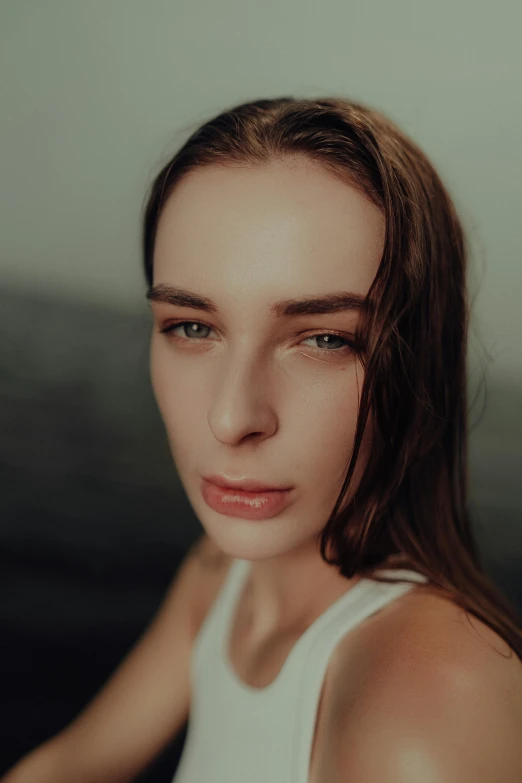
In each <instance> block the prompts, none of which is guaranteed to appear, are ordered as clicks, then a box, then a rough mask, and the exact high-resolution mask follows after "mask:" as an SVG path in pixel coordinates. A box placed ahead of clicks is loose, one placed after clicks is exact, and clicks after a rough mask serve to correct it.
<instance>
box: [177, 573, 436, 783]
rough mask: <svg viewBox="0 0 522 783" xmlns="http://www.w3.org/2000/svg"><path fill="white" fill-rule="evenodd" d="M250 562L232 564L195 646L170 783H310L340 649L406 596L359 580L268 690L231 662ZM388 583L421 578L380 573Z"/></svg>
mask: <svg viewBox="0 0 522 783" xmlns="http://www.w3.org/2000/svg"><path fill="white" fill-rule="evenodd" d="M250 565H251V561H249V560H239V559H236V560H234V561H233V562H232V564H231V565H230V568H229V572H228V574H227V578H226V580H225V581H224V583H223V585H222V586H221V589H220V591H219V593H218V596H217V598H216V600H215V601H214V603H213V605H212V607H211V609H210V611H209V613H208V614H207V616H206V618H205V620H204V622H203V623H202V625H201V627H200V629H199V633H198V635H197V637H196V639H195V641H194V646H193V649H192V657H191V672H190V677H191V703H190V715H189V721H188V728H187V734H186V738H185V744H184V747H183V752H182V755H181V759H180V761H179V764H178V767H177V769H176V773H175V775H174V778H173V780H172V783H308V778H309V774H310V773H309V767H310V760H311V749H312V741H313V733H314V728H315V722H316V712H317V707H318V703H319V697H320V694H321V690H322V683H323V679H324V676H325V673H326V669H327V667H328V662H329V660H330V657H331V655H332V653H333V650H334V648H335V647H336V645H337V643H338V642H339V641H340V640H341V638H342V637H343V636H345V635H346V634H347V633H348V632H349V631H351V630H352V629H353V628H354V627H355V626H356V625H358V624H359V623H360V622H362V621H363V620H364V619H366V618H367V617H369V616H370V615H372V614H373V613H374V612H377V611H378V610H379V609H381V608H382V607H384V606H385V605H386V604H388V603H390V602H391V601H393V600H394V599H395V598H398V597H399V596H401V595H404V593H406V592H408V591H409V590H411V589H412V588H413V587H414V585H412V584H407V583H405V582H399V583H397V584H390V583H385V582H378V581H376V580H373V579H370V578H362V579H360V580H359V581H358V582H356V583H355V585H354V586H353V587H351V588H350V589H349V590H347V591H346V593H344V594H343V595H342V596H341V597H340V598H338V599H337V600H336V601H334V603H333V604H331V605H330V606H329V607H328V608H327V609H326V610H325V611H324V612H323V613H322V614H321V615H320V616H319V617H317V618H316V619H315V621H314V622H313V623H312V624H311V625H310V626H309V627H308V628H307V629H306V630H305V632H304V633H303V634H302V635H301V636H300V637H299V639H298V640H297V642H296V643H295V644H294V646H293V648H292V649H291V650H290V653H289V654H288V656H287V658H286V660H285V662H284V664H283V667H282V669H281V670H280V672H279V674H278V675H277V677H276V678H275V680H273V682H271V683H270V684H269V685H267V686H266V687H265V688H254V687H252V686H250V685H248V684H246V683H244V682H243V681H242V680H241V679H240V678H239V677H238V676H237V675H236V673H235V670H234V669H233V667H232V665H231V664H230V661H229V659H228V655H227V651H228V640H229V637H230V631H231V624H232V619H233V617H234V610H235V607H236V604H237V601H238V599H239V596H240V594H241V589H242V587H243V584H244V583H245V581H246V578H247V576H248V572H249V568H250ZM377 573H379V574H382V575H383V576H390V577H392V578H397V579H399V578H401V577H406V578H407V579H412V580H415V581H416V582H425V581H426V578H425V577H424V576H423V575H422V574H419V573H417V572H416V571H412V570H410V569H393V570H391V569H389V570H386V569H381V570H379V571H378V572H377Z"/></svg>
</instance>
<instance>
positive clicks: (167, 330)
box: [159, 321, 355, 354]
mask: <svg viewBox="0 0 522 783" xmlns="http://www.w3.org/2000/svg"><path fill="white" fill-rule="evenodd" d="M188 324H191V325H192V324H197V325H198V326H204V327H205V328H207V329H212V327H211V326H208V324H204V323H203V322H202V321H177V322H176V323H171V324H169V325H168V326H165V327H164V328H163V329H159V332H160V333H161V334H166V335H167V336H169V339H173V340H176V341H179V342H183V343H186V342H191V339H190V337H179V336H178V335H176V334H173V332H174V329H178V328H179V327H180V326H186V325H188ZM170 335H172V337H170ZM325 335H328V336H329V337H337V338H339V339H340V340H343V341H344V342H345V343H346V345H344V346H342V347H341V348H338V349H329V348H326V349H324V350H323V349H321V348H318V349H317V350H318V351H320V353H340V354H347V353H351V352H352V351H353V349H354V348H355V343H354V342H353V340H349V339H348V338H347V337H346V336H345V335H343V334H340V333H339V332H317V333H316V334H310V335H308V337H305V338H304V339H305V340H313V339H314V338H316V337H324V336H325ZM204 341H205V338H202V337H197V338H196V339H195V340H193V341H192V342H204Z"/></svg>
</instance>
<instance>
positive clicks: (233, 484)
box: [203, 474, 291, 492]
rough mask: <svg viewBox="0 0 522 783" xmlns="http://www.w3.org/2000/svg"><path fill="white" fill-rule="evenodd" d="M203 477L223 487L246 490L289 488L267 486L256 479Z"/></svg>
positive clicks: (265, 490) (215, 475)
mask: <svg viewBox="0 0 522 783" xmlns="http://www.w3.org/2000/svg"><path fill="white" fill-rule="evenodd" d="M203 478H204V479H206V480H207V481H210V482H212V484H217V486H218V487H223V488H225V489H243V490H245V491H246V492H273V491H274V490H285V489H291V487H283V486H280V485H277V486H276V485H272V486H269V485H268V484H263V483H262V482H261V481H256V480H255V479H243V480H240V481H238V480H234V479H231V480H229V479H226V478H225V477H224V476H219V475H217V474H214V475H213V476H203Z"/></svg>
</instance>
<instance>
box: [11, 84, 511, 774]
mask: <svg viewBox="0 0 522 783" xmlns="http://www.w3.org/2000/svg"><path fill="white" fill-rule="evenodd" d="M144 260H145V273H146V279H147V283H148V293H147V296H148V299H149V301H150V303H151V308H152V312H153V319H154V329H153V334H152V339H151V377H152V383H153V388H154V392H155V396H156V400H157V402H158V406H159V409H160V411H161V414H162V417H163V420H164V423H165V427H166V431H167V434H168V437H169V441H170V444H171V449H172V454H173V458H174V461H175V463H176V466H177V469H178V472H179V475H180V478H181V480H182V482H183V485H184V488H185V490H186V492H187V495H188V497H189V500H190V502H191V504H192V506H193V508H194V510H195V512H196V514H197V516H198V517H199V519H200V520H201V523H202V525H203V527H204V529H205V532H206V535H205V536H204V538H203V540H202V542H201V546H200V547H196V548H195V550H194V551H193V552H191V553H190V555H189V556H188V557H187V560H186V562H185V563H184V565H183V567H182V569H181V571H180V573H179V574H178V575H177V578H176V580H175V582H174V584H173V587H172V589H171V590H170V591H169V594H168V595H167V597H166V599H165V601H164V603H163V605H162V607H161V609H160V612H159V613H158V615H157V617H156V618H155V619H154V621H153V623H152V624H151V626H150V628H149V629H148V631H147V632H146V634H145V635H144V637H143V638H142V639H141V640H140V642H139V643H138V644H137V645H136V647H135V648H134V649H133V650H132V651H131V653H130V654H129V656H128V658H127V659H126V660H125V662H124V663H123V664H122V665H121V667H120V669H119V670H118V671H117V672H116V673H115V675H113V677H112V678H111V680H110V681H109V682H108V683H107V685H106V686H105V688H104V689H103V691H102V692H101V693H100V694H99V695H98V696H97V697H96V699H95V700H94V701H93V702H92V703H91V704H90V705H89V706H88V707H87V708H86V710H85V711H84V712H83V713H82V714H81V715H80V716H79V717H78V718H77V719H76V720H75V721H74V722H73V723H72V724H71V725H70V726H69V727H67V728H66V729H65V730H64V732H62V733H61V734H60V735H58V737H55V738H54V739H53V740H51V741H50V742H49V743H46V744H45V745H44V746H42V747H41V748H39V749H37V750H36V751H34V752H33V753H32V754H30V755H29V756H28V757H27V758H26V759H24V760H22V762H20V763H19V765H17V766H16V767H15V768H13V770H12V772H11V773H10V774H8V775H7V777H6V778H4V780H5V781H6V783H7V781H9V783H14V782H15V781H20V782H21V781H33V782H34V783H36V782H37V781H44V780H51V779H52V780H53V781H55V782H56V781H61V780H64V781H65V780H71V779H78V780H80V779H81V780H82V781H91V780H92V781H96V780H100V781H102V780H103V781H126V780H132V779H133V777H134V776H135V775H136V774H137V773H138V771H139V770H140V769H143V768H144V766H146V764H147V763H148V762H149V761H150V760H151V759H152V758H153V757H154V755H155V754H157V753H158V752H159V750H160V749H161V748H162V747H163V746H164V745H165V744H166V743H167V742H168V740H169V739H171V738H172V736H173V734H175V733H176V731H177V730H178V729H179V727H180V726H181V723H182V722H183V720H185V719H186V718H187V717H188V714H189V709H190V722H189V732H188V735H187V741H186V746H185V748H184V753H183V756H182V759H181V763H180V766H179V768H178V770H177V772H176V775H175V778H174V779H175V781H176V783H195V782H196V781H197V783H203V781H212V782H213V783H220V782H221V781H223V782H224V781H225V780H226V781H227V783H231V781H235V780H238V781H239V780H241V781H245V780H248V781H249V783H255V782H256V781H267V780H270V781H274V783H275V782H276V781H281V782H283V781H284V782H285V783H287V781H295V783H325V782H327V783H337V781H339V783H340V781H345V780H353V781H357V783H374V781H380V782H381V781H382V783H410V782H413V781H415V782H416V783H417V782H418V781H428V780H429V781H430V783H435V782H438V781H440V782H441V783H442V781H444V783H452V781H455V782H456V781H458V783H466V781H473V783H481V781H483V782H484V783H485V781H493V780H494V781H497V782H498V783H500V782H501V781H502V783H515V781H520V780H522V751H521V749H520V743H519V737H520V735H521V732H522V667H521V659H522V632H521V629H520V620H519V618H517V617H516V616H515V613H514V610H513V608H512V607H510V606H509V604H508V603H507V601H506V600H505V598H504V597H503V596H502V595H501V594H500V592H499V591H498V590H497V589H496V587H495V586H494V585H493V584H492V582H491V580H490V579H489V578H488V577H487V576H486V574H485V573H484V570H483V568H482V566H481V564H480V560H479V557H478V554H477V549H476V545H475V542H474V540H473V536H472V532H471V527H470V522H469V518H468V511H467V499H466V492H467V479H466V476H467V464H466V460H467V451H466V434H467V403H466V343H467V326H468V304H467V297H466V245H465V239H464V236H463V231H462V227H461V224H460V222H459V219H458V216H457V214H456V211H455V208H454V205H453V203H452V201H451V199H450V197H449V195H448V193H447V191H446V189H445V188H444V186H443V184H442V183H441V181H440V179H439V177H438V175H437V173H436V172H435V171H434V169H433V167H432V165H431V164H430V162H429V161H428V159H427V158H426V156H425V155H424V154H423V153H422V152H421V151H420V150H419V148H418V147H417V146H416V145H415V144H414V143H413V142H412V141H411V140H410V139H409V138H408V137H407V136H406V135H404V134H403V133H402V132H401V131H400V130H399V129H398V128H397V127H396V126H395V125H394V124H393V123H392V122H390V121H389V120H388V119H386V118H385V117H384V116H383V115H382V114H380V113H379V112H377V111H374V110H371V109H369V108H367V107H364V106H362V105H360V104H357V103H354V102H351V101H348V100H345V99H338V98H334V99H321V100H295V99H292V98H281V99H275V100H261V101H257V102H254V103H249V104H244V105H241V106H237V107H235V108H233V109H231V110H229V111H225V112H224V113H222V114H220V115H219V116H217V117H215V118H214V119H212V120H210V121H209V122H207V123H206V124H204V125H203V126H202V127H201V128H199V129H198V130H196V131H195V132H194V134H193V135H192V136H191V137H190V138H189V139H188V141H187V142H186V143H185V144H184V145H183V147H182V148H181V149H180V150H179V151H178V153H177V154H176V155H175V156H174V158H173V159H172V160H171V161H169V162H168V163H167V164H166V165H165V166H164V168H163V169H162V171H161V172H160V173H159V174H158V176H157V178H156V179H155V181H154V183H153V186H152V190H151V193H150V195H149V200H148V203H147V206H146V209H145V221H144ZM226 485H228V490H227V489H224V488H223V487H224V486H226ZM188 596H191V598H190V600H189V599H188ZM189 674H190V678H189Z"/></svg>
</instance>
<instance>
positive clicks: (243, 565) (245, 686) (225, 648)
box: [221, 558, 427, 695]
mask: <svg viewBox="0 0 522 783" xmlns="http://www.w3.org/2000/svg"><path fill="white" fill-rule="evenodd" d="M250 564H251V561H250V560H243V559H240V558H237V559H236V560H235V561H234V563H233V564H232V565H233V567H234V568H233V569H231V572H229V578H230V581H229V585H230V586H231V589H233V594H234V601H233V603H232V606H229V611H228V617H227V620H226V623H225V625H224V627H223V629H222V636H221V661H222V662H223V664H224V667H225V670H226V672H227V675H228V676H229V677H230V678H231V679H232V681H233V682H234V683H235V685H236V686H237V687H239V688H240V690H242V691H244V692H245V693H249V694H252V695H261V694H263V693H269V692H271V691H272V690H273V689H274V688H276V687H277V685H278V684H279V682H280V681H281V680H282V678H283V676H284V673H285V671H286V669H288V668H289V666H290V662H291V660H293V658H294V657H295V655H296V651H297V650H298V649H300V648H301V647H302V646H303V644H304V643H305V642H306V641H307V640H308V637H309V636H310V635H311V634H313V633H315V632H316V629H319V630H320V629H321V627H322V626H323V625H325V624H326V623H327V622H328V620H329V619H330V617H331V616H332V615H333V614H334V613H335V611H336V610H337V608H338V607H339V606H340V605H344V604H345V603H346V604H347V605H349V604H351V603H352V602H353V601H355V599H356V598H359V597H362V596H363V595H365V594H367V593H368V592H369V590H370V589H373V590H375V586H376V585H380V586H382V587H384V589H386V588H387V587H390V588H393V587H395V585H394V584H392V583H390V582H379V581H378V580H376V579H371V578H370V577H361V579H359V581H358V582H356V583H355V584H354V586H353V587H351V588H350V589H349V590H347V591H346V592H345V593H343V594H342V595H340V596H339V598H336V600H335V601H334V602H333V603H332V604H330V606H329V607H327V608H326V609H325V610H324V612H323V613H322V614H320V615H319V616H318V617H316V618H315V620H314V621H313V622H312V623H311V624H310V625H309V626H308V628H306V629H305V630H304V631H303V633H302V634H301V636H300V637H299V638H298V639H297V640H296V641H295V642H294V644H293V646H292V648H291V649H290V651H289V652H288V654H287V656H286V658H285V660H284V662H283V665H282V667H281V669H280V670H279V672H278V673H277V675H276V677H275V678H274V679H273V680H272V682H269V683H268V685H265V686H264V687H263V688H257V687H255V686H254V685H250V684H249V683H247V682H244V681H243V680H242V679H241V677H240V676H239V675H238V674H237V673H236V670H235V669H234V666H233V665H232V662H231V661H230V658H229V654H228V652H229V646H230V645H229V642H230V634H231V631H232V622H233V619H234V615H235V610H236V607H237V603H238V600H239V597H240V595H241V590H242V588H243V585H244V584H245V581H246V579H247V576H248V572H249V570H250ZM375 573H377V574H382V575H383V576H388V575H391V576H398V577H399V578H398V579H397V580H396V581H397V584H398V585H401V586H403V587H404V590H405V591H406V590H409V589H411V586H410V584H409V583H407V582H402V581H400V577H401V576H404V575H407V576H408V577H410V578H412V579H413V581H414V582H419V583H424V582H426V581H427V580H426V577H425V576H424V575H423V574H420V573H419V572H418V571H414V570H413V569H409V568H389V569H379V570H376V572H375ZM227 581H228V580H227ZM234 588H235V589H234Z"/></svg>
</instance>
